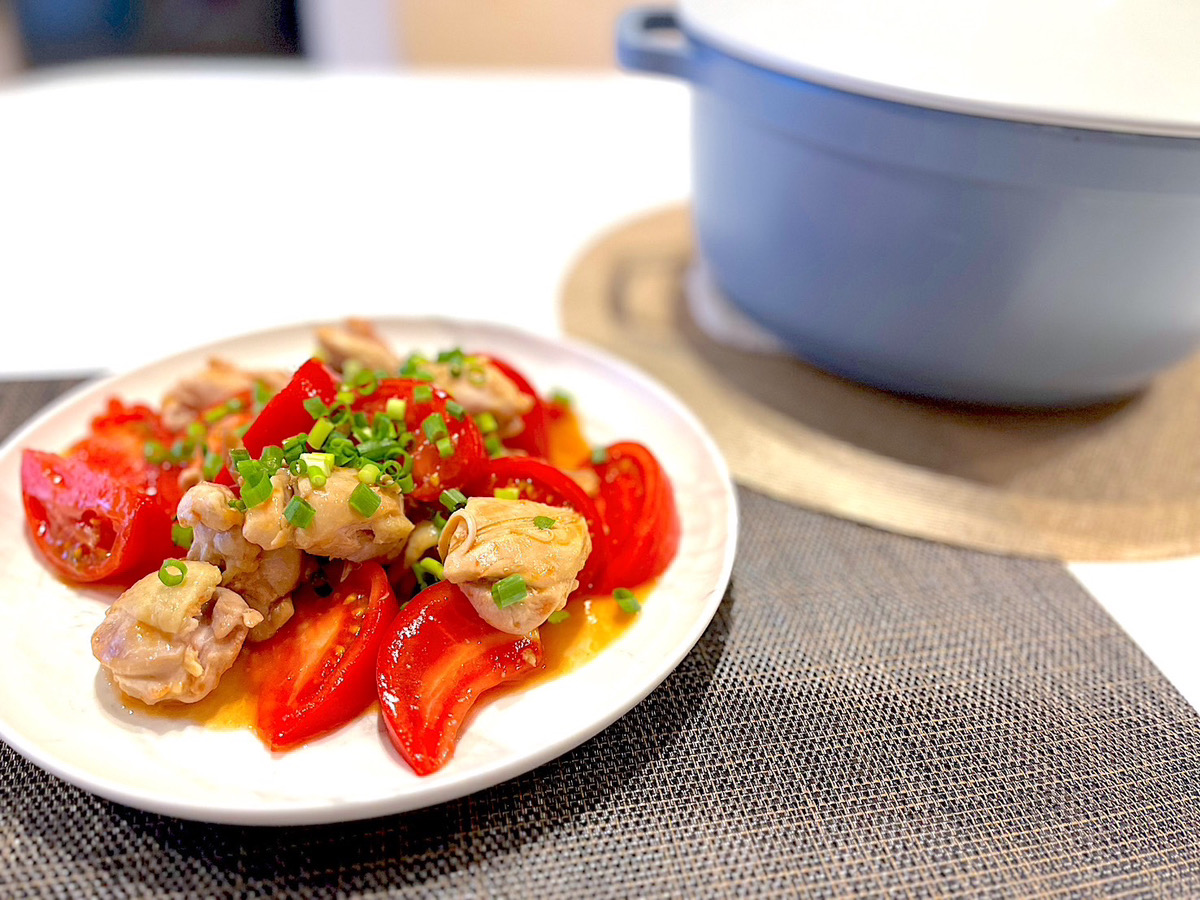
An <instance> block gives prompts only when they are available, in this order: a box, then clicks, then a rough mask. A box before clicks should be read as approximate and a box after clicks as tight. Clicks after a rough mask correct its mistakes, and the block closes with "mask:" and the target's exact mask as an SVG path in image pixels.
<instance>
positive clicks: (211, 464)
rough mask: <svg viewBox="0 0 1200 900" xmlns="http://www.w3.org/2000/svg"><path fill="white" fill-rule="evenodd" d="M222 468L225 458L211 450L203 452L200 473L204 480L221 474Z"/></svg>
mask: <svg viewBox="0 0 1200 900" xmlns="http://www.w3.org/2000/svg"><path fill="white" fill-rule="evenodd" d="M223 468H225V460H223V459H221V454H219V453H214V452H213V451H212V450H209V451H208V452H207V453H205V454H204V468H203V470H202V471H201V474H202V475H203V476H204V480H205V481H212V480H213V479H214V478H216V477H217V476H218V475H220V474H221V470H222V469H223Z"/></svg>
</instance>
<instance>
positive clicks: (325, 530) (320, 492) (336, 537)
mask: <svg viewBox="0 0 1200 900" xmlns="http://www.w3.org/2000/svg"><path fill="white" fill-rule="evenodd" d="M359 484H360V482H359V480H358V474H357V472H355V470H354V469H334V470H333V471H332V472H331V473H330V475H329V479H328V480H327V481H326V482H325V486H324V487H321V488H314V487H313V486H312V482H311V481H310V480H309V479H308V478H307V477H306V476H300V477H299V478H296V479H294V483H293V489H294V490H295V494H296V496H297V497H300V498H302V499H304V500H306V501H308V503H310V504H311V505H312V507H313V510H314V511H315V515H314V516H313V520H312V524H311V525H309V526H308V527H307V528H296V529H294V530H293V537H292V541H293V542H294V543H295V545H296V546H297V547H299V548H300V549H301V550H304V551H305V552H307V553H311V554H313V555H314V556H329V557H333V558H334V559H348V560H351V561H352V562H365V561H366V560H368V559H380V560H385V561H386V560H392V559H395V558H396V557H398V556H399V555H400V554H401V553H403V552H404V543H405V541H407V540H408V536H409V534H410V533H411V532H412V530H413V524H412V522H410V521H409V520H408V519H407V518H406V517H405V515H404V497H403V495H402V494H401V493H400V492H399V490H397V489H396V488H394V487H392V488H381V487H379V486H375V487H372V488H371V490H372V491H374V493H375V494H376V496H378V497H379V498H380V500H381V501H382V502H381V503H380V504H379V508H378V509H377V510H375V512H373V513H372V514H371V515H369V516H364V515H362V514H361V513H359V512H357V511H356V510H355V509H354V508H353V507H352V506H351V505H350V494H351V493H353V492H354V489H355V488H356V487H358V486H359Z"/></svg>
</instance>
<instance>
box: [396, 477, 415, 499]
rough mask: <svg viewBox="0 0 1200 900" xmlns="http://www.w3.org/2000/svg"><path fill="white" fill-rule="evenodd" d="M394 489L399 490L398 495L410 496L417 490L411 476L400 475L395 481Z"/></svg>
mask: <svg viewBox="0 0 1200 900" xmlns="http://www.w3.org/2000/svg"><path fill="white" fill-rule="evenodd" d="M396 487H398V488H400V493H402V494H411V493H412V492H413V491H415V490H416V489H417V485H416V482H414V481H413V477H412V476H411V475H401V476H400V477H399V478H397V479H396Z"/></svg>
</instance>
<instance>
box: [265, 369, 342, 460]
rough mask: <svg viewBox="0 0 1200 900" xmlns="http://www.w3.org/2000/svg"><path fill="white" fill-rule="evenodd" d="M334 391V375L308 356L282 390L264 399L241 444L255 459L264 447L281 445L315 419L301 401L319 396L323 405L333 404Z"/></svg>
mask: <svg viewBox="0 0 1200 900" xmlns="http://www.w3.org/2000/svg"><path fill="white" fill-rule="evenodd" d="M337 391H338V383H337V378H336V377H335V376H334V374H333V373H332V372H330V371H329V369H328V368H326V366H325V364H324V363H323V362H321V361H320V360H318V359H310V360H309V361H308V362H306V363H305V364H304V365H302V366H301V367H300V368H299V369H297V370H296V374H295V375H293V376H292V380H291V381H289V382H288V383H287V384H286V385H284V388H283V390H281V391H280V392H279V393H278V394H276V395H275V396H274V397H272V398H271V399H270V400H268V401H267V405H266V406H264V407H263V410H262V412H260V413H259V414H258V418H257V419H255V420H254V422H253V423H251V425H250V427H249V428H248V429H247V430H246V434H245V436H244V437H243V438H242V446H243V447H245V448H246V449H247V450H248V451H250V455H251V456H253V457H254V458H255V459H257V458H258V456H259V454H260V453H262V452H263V448H264V447H268V446H270V445H272V444H274V445H275V446H280V445H281V444H283V442H284V441H286V440H287V439H288V438H290V437H295V436H296V435H298V434H301V433H303V432H306V431H308V430H309V429H310V428H312V425H313V422H314V421H316V420H315V419H314V418H313V416H312V415H310V414H309V412H308V410H307V409H305V408H304V401H306V400H308V399H310V398H312V397H318V398H320V400H321V402H323V403H324V404H325V405H326V406H332V405H333V403H334V402H335V400H336V399H337Z"/></svg>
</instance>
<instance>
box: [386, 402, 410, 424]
mask: <svg viewBox="0 0 1200 900" xmlns="http://www.w3.org/2000/svg"><path fill="white" fill-rule="evenodd" d="M383 411H384V412H385V413H386V414H387V417H388V418H389V419H394V420H395V421H397V422H403V421H404V416H405V414H406V413H407V412H408V404H407V403H405V402H404V401H403V400H401V399H400V398H399V397H389V398H388V402H387V406H385V407H384V408H383Z"/></svg>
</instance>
